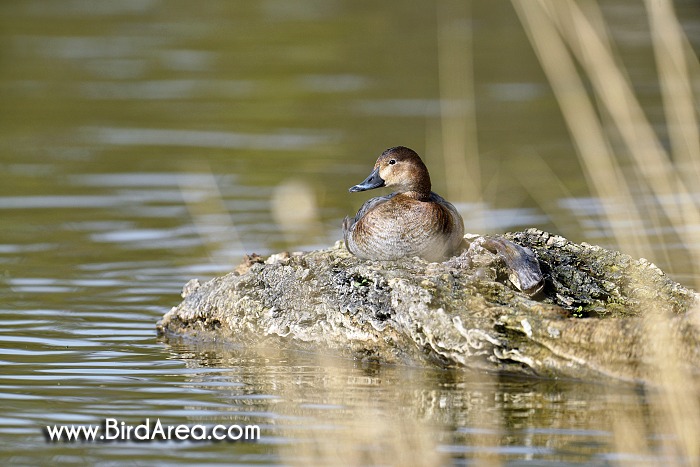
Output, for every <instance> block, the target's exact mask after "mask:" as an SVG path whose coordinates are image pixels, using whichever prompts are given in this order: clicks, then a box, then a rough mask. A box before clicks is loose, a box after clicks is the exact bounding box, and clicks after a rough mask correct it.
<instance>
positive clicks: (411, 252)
mask: <svg viewBox="0 0 700 467" xmlns="http://www.w3.org/2000/svg"><path fill="white" fill-rule="evenodd" d="M383 186H386V187H395V190H396V191H394V192H393V193H391V194H390V195H387V196H381V197H377V198H372V199H370V200H369V201H367V202H366V203H365V204H364V205H363V206H362V207H361V208H360V210H359V211H358V212H357V214H356V215H355V217H354V218H350V217H346V218H345V220H344V221H343V236H344V238H345V245H346V246H347V248H348V250H350V252H351V253H353V254H354V255H355V256H358V257H360V258H365V259H375V260H394V259H398V258H403V257H410V256H420V257H421V258H424V259H426V260H429V261H440V260H444V259H446V258H448V257H450V256H452V255H453V254H455V253H456V252H457V250H458V249H459V246H460V244H461V243H462V237H463V236H464V223H463V221H462V217H461V216H460V215H459V212H457V209H455V207H454V206H453V205H452V204H450V203H449V202H447V201H446V200H445V199H443V198H442V197H441V196H439V195H437V194H436V193H433V192H432V191H431V184H430V175H429V174H428V169H427V168H426V166H425V164H423V161H422V160H421V158H420V157H419V156H418V154H416V153H415V151H413V150H411V149H408V148H405V147H402V146H398V147H395V148H390V149H387V150H386V151H384V152H383V153H382V155H381V156H379V159H377V163H376V164H375V165H374V170H372V173H370V175H369V176H368V177H367V178H366V179H365V180H364V181H363V182H362V183H360V184H358V185H355V186H353V187H352V188H350V191H351V192H356V191H365V190H371V189H373V188H379V187H383Z"/></svg>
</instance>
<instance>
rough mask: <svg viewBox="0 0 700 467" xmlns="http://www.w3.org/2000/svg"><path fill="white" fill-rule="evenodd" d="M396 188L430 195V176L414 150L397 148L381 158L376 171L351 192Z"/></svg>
mask: <svg viewBox="0 0 700 467" xmlns="http://www.w3.org/2000/svg"><path fill="white" fill-rule="evenodd" d="M383 186H386V187H396V188H397V190H396V191H397V192H401V193H404V192H416V193H420V194H429V193H430V189H431V185H430V175H429V174H428V169H427V167H426V166H425V164H424V163H423V161H422V160H421V158H420V157H419V156H418V154H416V152H415V151H413V150H412V149H409V148H406V147H403V146H397V147H395V148H389V149H387V150H386V151H384V152H383V153H382V155H381V156H379V159H377V162H376V164H374V170H372V173H370V174H369V176H368V177H367V178H366V179H365V180H364V181H363V182H362V183H359V184H357V185H355V186H353V187H351V188H350V192H352V193H354V192H357V191H366V190H372V189H374V188H380V187H383Z"/></svg>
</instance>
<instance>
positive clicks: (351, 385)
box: [0, 0, 700, 465]
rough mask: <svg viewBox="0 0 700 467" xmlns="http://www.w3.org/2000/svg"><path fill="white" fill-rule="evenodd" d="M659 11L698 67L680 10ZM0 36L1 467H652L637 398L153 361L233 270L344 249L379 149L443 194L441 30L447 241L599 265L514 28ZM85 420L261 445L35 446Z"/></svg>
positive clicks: (23, 15)
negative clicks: (256, 259) (454, 95)
mask: <svg viewBox="0 0 700 467" xmlns="http://www.w3.org/2000/svg"><path fill="white" fill-rule="evenodd" d="M625 5H627V4H626V3H625V2H619V4H617V3H612V4H611V5H610V7H609V11H608V12H607V13H608V14H609V15H610V17H611V20H612V21H614V22H615V25H616V28H615V31H616V34H617V35H619V36H622V39H626V41H623V42H622V44H623V46H624V50H623V51H624V52H625V55H624V56H625V57H626V59H627V61H628V64H629V68H630V74H631V76H632V77H633V79H634V82H635V83H636V86H637V87H639V88H640V89H642V90H644V93H643V99H644V103H645V105H646V107H645V108H646V109H648V112H649V114H650V115H651V117H652V118H656V120H654V121H655V122H657V123H658V122H660V121H662V120H661V118H662V117H661V112H660V111H659V108H660V102H659V96H658V89H656V87H655V86H653V85H652V83H653V82H654V81H653V80H654V75H653V73H651V74H650V69H651V65H650V60H651V59H650V56H649V50H648V43H646V42H645V40H644V37H643V35H641V33H637V32H636V31H637V30H638V29H639V24H640V23H639V22H640V21H642V20H643V17H640V14H641V13H642V12H643V11H642V10H640V7H634V8H628V7H626V6H625ZM677 7H678V9H679V11H680V12H681V13H682V18H683V21H684V25H685V26H686V28H687V30H688V32H689V33H690V37H691V40H693V41H694V43H695V44H698V43H700V37H699V36H698V34H697V31H698V26H699V25H700V11H699V10H698V9H697V6H696V5H695V4H693V3H692V2H688V3H682V2H681V3H679V4H678V5H677ZM0 13H1V14H0V96H1V100H0V101H1V102H2V108H1V110H0V160H1V162H2V171H1V172H0V216H1V217H0V281H1V286H0V327H1V328H2V332H1V333H0V341H1V342H2V344H1V345H0V365H2V375H1V376H0V399H1V401H2V402H1V406H2V407H3V410H2V412H1V413H2V415H0V446H2V447H1V450H0V452H1V453H2V454H0V457H1V458H3V460H4V462H3V463H4V464H8V465H9V464H24V465H28V464H48V463H54V464H55V463H66V464H76V463H79V464H82V463H87V464H115V463H162V464H176V463H183V464H198V463H205V462H206V463H220V464H228V465H230V464H268V465H269V464H275V465H277V464H307V463H309V462H311V461H313V460H317V461H319V462H320V463H322V464H333V463H354V464H360V463H372V462H375V461H377V462H385V463H393V462H398V461H400V462H401V463H403V464H404V465H407V464H411V463H414V464H420V463H422V464H436V463H443V464H444V463H455V464H469V463H471V462H472V461H473V460H474V459H475V458H476V459H479V458H483V459H484V460H494V459H495V460H499V461H502V462H505V463H508V464H511V465H524V464H535V465H543V464H547V465H550V464H554V465H556V464H564V465H572V464H608V463H612V462H617V461H632V462H650V463H655V462H659V461H662V460H664V458H663V455H664V454H663V453H662V452H659V450H658V449H657V445H658V443H659V439H658V438H654V437H647V438H642V442H641V445H642V446H646V447H647V449H646V450H641V449H640V450H635V451H626V450H624V449H622V448H620V446H623V444H621V443H620V440H619V430H618V431H616V427H617V426H618V425H617V423H618V422H619V418H620V416H621V415H620V414H623V415H624V417H627V418H628V419H629V420H628V422H629V424H628V427H631V428H634V429H638V430H639V432H640V433H645V431H644V426H645V424H648V423H651V424H653V423H655V418H654V416H653V414H650V413H646V411H647V407H648V403H649V401H648V397H649V396H648V395H646V394H644V393H641V392H637V391H636V390H633V388H628V387H620V386H617V385H614V384H611V383H606V384H600V383H586V382H571V381H549V380H542V381H540V380H513V379H508V378H503V377H497V376H493V375H478V374H477V375H474V374H469V373H466V372H459V371H438V370H426V369H415V368H399V367H382V366H372V365H365V364H363V363H361V362H349V361H344V360H333V359H328V358H325V357H323V358H322V357H321V356H320V355H315V354H304V353H291V352H287V353H285V352H274V351H271V350H269V349H254V348H253V349H251V348H237V347H235V346H228V347H227V346H211V345H203V344H200V343H197V342H190V341H168V340H166V339H160V338H158V337H157V336H156V333H155V322H156V321H157V320H158V319H159V317H160V316H162V315H163V313H165V312H166V311H167V310H168V309H169V308H170V307H171V306H173V305H175V304H177V302H178V300H179V292H180V289H181V287H182V285H183V284H185V283H186V282H187V281H188V280H189V279H191V278H193V277H198V278H200V279H202V280H203V279H208V278H211V277H214V276H216V275H219V274H223V273H225V272H228V271H229V270H231V269H232V268H233V267H234V266H235V265H236V264H237V263H238V261H239V260H240V258H241V257H242V255H243V254H245V253H251V252H258V253H262V254H265V253H272V252H275V251H279V250H282V249H292V250H300V249H311V248H320V247H325V246H328V245H331V244H332V243H333V242H334V241H335V240H337V239H339V238H340V222H341V219H342V217H343V216H345V215H347V214H351V213H354V211H355V210H356V209H357V207H358V206H359V205H360V204H361V203H362V201H364V199H366V198H360V197H358V196H362V195H349V194H348V193H347V190H346V188H347V187H349V186H351V185H353V184H355V183H357V182H358V181H360V180H362V179H363V178H364V177H365V176H366V175H367V173H368V172H369V169H370V168H371V165H372V163H373V161H374V158H375V157H376V156H377V155H378V153H379V152H380V151H381V150H383V149H384V148H386V147H389V146H393V145H397V144H403V145H407V146H409V147H413V148H415V149H417V150H418V151H419V152H421V153H424V154H425V159H426V162H427V163H428V165H429V167H430V168H431V173H432V174H433V179H434V189H435V190H436V191H437V192H438V193H443V194H446V193H449V192H450V191H454V186H449V185H448V184H447V182H446V179H448V178H449V177H448V176H449V174H450V170H451V168H450V167H449V163H446V162H445V161H443V160H442V158H441V155H440V153H441V152H440V150H439V149H440V145H441V144H442V143H441V138H442V136H441V135H442V133H441V129H440V108H441V107H440V105H441V103H440V93H441V88H440V86H442V85H441V82H440V79H439V74H438V68H439V66H438V65H439V64H438V58H437V57H438V55H439V54H438V48H439V44H438V37H439V34H438V27H437V24H438V22H440V24H441V25H442V26H443V27H453V26H454V27H456V28H457V29H455V30H456V31H457V32H458V43H461V42H459V41H464V43H466V44H468V45H469V44H471V49H470V50H471V51H472V52H473V67H474V70H475V81H474V96H475V99H476V101H475V103H472V104H471V105H474V106H475V109H476V112H477V117H478V118H477V123H478V126H477V128H478V145H479V146H478V150H479V153H480V154H481V170H482V174H483V177H482V179H481V185H482V188H483V189H482V192H483V193H484V194H485V196H484V199H485V200H486V201H479V200H476V199H473V198H470V197H468V196H460V195H459V193H460V192H458V194H457V195H455V196H457V197H456V198H455V196H451V197H450V198H451V199H453V200H454V201H455V202H456V204H457V205H458V206H459V208H460V210H461V211H462V213H463V215H464V217H465V221H466V223H467V226H468V227H467V230H471V231H479V232H501V231H505V230H510V229H517V228H522V227H528V226H538V227H540V228H544V229H547V230H552V231H555V232H559V233H563V234H564V235H567V236H569V237H570V238H571V239H573V240H577V241H582V240H587V241H590V242H593V243H599V244H604V245H605V244H610V243H611V242H612V240H611V239H610V238H609V237H608V236H607V234H606V231H605V230H604V229H601V228H600V225H599V224H597V223H596V222H595V214H596V210H597V209H598V208H597V206H598V205H597V202H596V200H595V199H591V198H590V197H589V195H588V193H587V190H586V187H585V184H584V183H583V177H582V175H581V172H580V169H579V168H578V162H577V161H576V159H575V157H574V155H573V154H574V151H573V148H572V146H571V143H570V142H569V139H568V135H567V133H566V129H565V127H564V126H563V123H562V122H561V118H560V116H559V113H558V107H557V104H556V102H555V101H554V99H553V98H552V96H551V93H550V91H549V87H548V85H547V83H546V81H545V79H544V77H543V75H542V73H541V71H540V70H539V66H538V65H537V61H536V58H535V57H534V55H533V54H532V52H531V50H530V47H529V45H528V43H527V40H526V37H525V35H524V33H523V32H522V29H521V28H520V26H519V23H518V20H517V17H516V16H515V15H514V13H513V11H512V8H511V7H510V5H509V3H507V2H489V3H488V6H487V4H486V3H483V4H482V3H476V2H475V3H474V4H469V5H467V7H462V6H460V5H457V4H453V3H449V2H447V3H444V2H437V3H435V2H422V3H418V4H410V5H409V4H404V3H399V2H382V3H379V4H363V3H357V2H349V1H314V0H307V1H303V2H294V3H293V4H290V3H288V2H281V1H275V0H267V1H263V2H225V1H211V2H206V3H201V2H197V3H196V4H195V3H186V2H185V3H182V2H177V1H174V0H130V1H120V2H112V1H107V0H100V1H90V2H85V1H80V0H72V1H70V0H69V1H62V2H51V1H42V0H28V1H24V2H5V3H3V4H2V5H1V6H0ZM640 18H641V19H640ZM455 25H456V26H455ZM441 30H446V29H441ZM460 31H466V32H465V33H464V34H463V35H462V36H459V34H460ZM693 34H694V35H693ZM460 57H461V56H457V59H460ZM654 90H656V91H654ZM443 91H444V88H443ZM425 148H429V149H431V150H430V151H427V152H426V151H425ZM533 155H536V156H537V157H535V158H533V157H534V156H533ZM534 160H537V161H544V162H546V163H547V164H548V166H549V167H550V169H551V170H552V171H553V172H554V173H555V174H556V175H557V177H558V180H560V181H561V183H562V184H563V185H564V186H565V187H566V190H565V192H559V193H556V194H555V195H553V196H552V197H551V199H550V198H548V200H547V201H546V202H544V203H543V202H541V199H537V196H536V193H537V190H535V192H533V186H534V187H542V189H543V190H544V189H545V188H547V191H546V193H551V190H550V187H549V186H547V187H545V185H548V184H547V181H546V180H544V179H543V180H544V181H543V182H538V180H539V178H538V177H540V176H541V174H542V172H541V171H540V170H538V169H537V167H539V166H536V165H534V162H533V161H534ZM446 165H447V166H446ZM533 167H534V168H533ZM465 183H466V184H468V183H470V182H468V181H467V182H465ZM547 196H549V195H547ZM289 200H292V201H293V203H292V204H293V206H294V207H295V210H294V212H293V215H292V216H290V215H289V208H288V205H287V204H285V201H289ZM302 207H303V209H302ZM299 219H302V220H303V222H301V223H299V222H297V221H298V220H299ZM665 251H666V252H667V256H664V257H663V258H664V259H663V260H662V261H663V262H661V263H660V265H661V266H662V267H663V268H664V269H667V270H671V271H673V273H674V274H675V276H674V277H676V278H677V279H678V280H682V281H685V282H686V283H688V284H690V283H692V282H693V281H694V280H695V279H697V278H696V277H695V276H694V274H695V273H694V272H693V269H692V265H688V264H686V261H685V259H684V258H685V255H684V251H683V250H682V248H680V247H678V246H675V245H674V244H668V245H665ZM640 408H641V409H640ZM640 410H641V412H643V413H640ZM105 418H115V419H118V420H120V421H124V422H125V423H127V424H132V425H137V424H139V423H141V422H142V421H143V420H144V419H146V418H150V419H151V420H154V419H156V418H157V419H160V420H161V422H162V423H163V424H168V425H177V424H186V425H190V426H191V425H194V424H197V423H202V424H206V425H213V424H219V423H220V424H226V425H228V424H241V425H245V424H256V425H258V426H259V427H260V429H261V433H262V439H261V440H260V441H258V442H256V443H243V442H237V443H228V442H220V443H214V442H174V441H173V442H153V443H142V442H126V443H122V442H112V443H99V442H98V443H85V442H76V443H63V442H59V443H51V442H47V441H46V439H45V436H44V432H43V428H44V427H45V426H46V425H53V424H82V425H96V424H99V423H100V422H101V421H102V420H103V419H105ZM663 435H664V434H663V433H661V435H660V436H661V437H663Z"/></svg>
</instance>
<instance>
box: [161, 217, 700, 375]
mask: <svg viewBox="0 0 700 467" xmlns="http://www.w3.org/2000/svg"><path fill="white" fill-rule="evenodd" d="M465 243H466V244H467V248H465V250H464V251H463V252H462V254H461V255H459V256H456V257H453V258H451V259H450V260H448V261H445V262H443V263H429V262H426V261H423V260H421V259H418V258H407V259H402V260H399V261H366V260H360V259H358V258H356V257H354V256H353V255H351V254H350V253H349V252H348V251H347V250H346V249H345V247H344V246H343V245H342V243H340V242H339V243H338V244H336V245H335V246H334V247H332V248H329V249H326V250H320V251H312V252H307V253H292V254H288V253H284V254H278V255H272V256H270V257H269V258H267V259H263V258H261V257H259V256H250V257H247V258H246V259H245V260H244V263H242V264H241V266H239V267H238V268H237V270H236V271H235V272H232V273H230V274H227V275H225V276H222V277H218V278H215V279H213V280H211V281H209V282H206V283H204V284H200V283H199V282H195V281H191V282H190V283H188V285H187V286H186V287H185V289H184V291H183V298H184V299H183V301H182V303H180V304H179V305H178V306H176V307H174V308H173V309H172V310H171V311H169V312H168V313H166V314H165V316H163V318H162V319H161V320H160V321H159V323H158V329H159V332H161V333H162V334H165V335H166V336H170V337H175V336H184V337H186V338H205V339H214V340H222V339H223V340H226V341H230V342H235V343H239V344H243V345H246V344H256V345H258V344H260V343H261V342H262V343H265V344H267V343H269V345H275V346H280V347H284V348H290V347H291V348H300V349H315V350H323V349H326V350H330V351H332V352H334V353H336V354H338V355H343V356H347V357H351V358H361V359H370V360H376V361H379V362H385V363H407V364H414V365H415V364H425V365H438V366H443V367H466V368H472V369H477V370H489V371H499V372H508V373H518V374H529V375H547V376H566V377H577V378H580V377H588V376H591V375H608V376H613V377H616V378H622V379H629V380H639V379H644V378H645V375H646V372H647V371H649V370H648V368H647V366H646V362H647V360H648V358H647V354H646V353H645V348H646V347H645V346H646V339H647V338H648V337H649V336H648V331H647V330H646V327H645V324H644V319H643V315H644V314H645V313H659V314H661V315H664V316H666V317H667V319H668V325H669V326H670V327H671V328H673V329H674V330H675V333H676V334H675V335H678V336H679V337H678V339H680V340H681V342H679V352H680V355H679V358H682V359H685V360H686V361H689V362H690V361H698V356H700V351H699V348H700V346H699V342H700V339H699V335H700V334H699V333H698V329H697V326H696V325H694V324H693V320H692V319H690V318H689V316H691V315H690V313H692V312H691V311H689V310H691V308H692V307H697V306H698V305H697V304H698V296H697V294H695V293H694V292H693V291H692V290H689V289H687V288H685V287H683V286H681V285H680V284H677V283H676V282H674V281H672V280H671V279H670V278H668V276H666V275H665V274H664V273H663V272H661V271H660V270H659V269H658V268H656V266H654V265H653V264H651V263H649V262H647V261H645V260H635V259H633V258H631V257H629V256H627V255H624V254H622V253H619V252H615V251H611V250H606V249H603V248H600V247H597V246H592V245H587V244H576V243H573V242H569V241H568V240H566V239H564V238H563V237H559V236H555V235H552V234H548V233H546V232H542V231H539V230H536V229H529V230H526V231H524V232H515V233H510V234H506V235H503V236H497V237H479V236H474V235H471V236H470V235H467V236H465ZM518 245H519V246H518ZM535 259H536V260H535ZM533 262H534V264H535V265H537V267H538V268H541V273H540V269H533ZM528 264H529V266H528ZM537 274H541V283H539V282H538V276H537ZM528 284H529V285H528ZM519 287H520V288H523V289H525V291H521V290H520V289H519Z"/></svg>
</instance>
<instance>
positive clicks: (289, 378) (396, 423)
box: [169, 340, 650, 465]
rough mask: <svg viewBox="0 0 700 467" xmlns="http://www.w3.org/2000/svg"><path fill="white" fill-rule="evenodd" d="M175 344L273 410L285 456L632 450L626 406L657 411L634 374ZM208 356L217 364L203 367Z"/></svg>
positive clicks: (213, 377)
mask: <svg viewBox="0 0 700 467" xmlns="http://www.w3.org/2000/svg"><path fill="white" fill-rule="evenodd" d="M169 345H172V346H173V347H172V348H173V350H175V351H176V352H177V353H179V354H180V356H181V358H184V359H186V360H187V364H188V366H189V367H190V368H191V369H192V370H193V371H194V372H195V375H194V376H193V377H192V378H193V383H194V384H195V385H199V386H200V387H201V388H203V389H210V388H211V387H213V386H216V387H218V388H219V391H220V394H219V395H220V397H221V398H223V399H225V400H228V401H230V403H231V404H232V407H231V408H230V410H231V411H232V412H231V413H232V414H238V415H241V416H240V417H237V419H241V418H243V419H246V420H248V419H251V418H250V417H247V416H246V415H245V414H246V412H249V411H252V412H266V413H270V414H271V413H274V414H275V416H274V421H273V423H272V424H270V425H267V426H266V427H265V428H264V429H263V432H264V439H263V442H265V440H268V442H269V441H270V440H277V439H284V440H287V441H286V442H284V443H283V444H282V446H281V450H280V455H281V456H282V460H283V461H284V462H288V463H295V464H307V463H314V462H315V463H317V464H318V465H328V464H335V463H338V462H341V461H342V462H343V463H347V464H351V465H358V464H363V463H364V464H371V465H377V464H392V465H437V464H440V463H445V462H446V461H447V460H448V459H449V458H452V459H453V460H456V459H460V458H465V459H466V458H473V457H474V456H477V457H481V458H483V459H484V460H488V459H491V460H500V461H508V460H509V459H529V460H532V461H540V462H545V461H560V462H572V463H604V462H607V461H610V460H612V459H614V458H615V457H616V456H619V455H622V454H624V453H619V452H617V451H615V449H616V447H617V446H616V439H615V435H614V433H613V430H614V429H615V423H616V420H617V422H619V419H617V417H618V416H620V415H621V414H624V415H625V418H628V419H629V418H632V419H633V421H634V423H642V424H646V423H648V422H649V421H650V420H649V414H646V415H643V414H642V415H641V418H635V417H637V416H640V415H639V413H638V408H639V407H640V406H644V405H646V402H645V401H644V397H645V396H644V394H642V393H639V392H637V391H636V390H635V389H634V388H632V387H629V386H616V385H593V384H581V383H580V382H573V381H570V382H567V381H551V380H542V381H540V380H532V379H527V380H525V379H510V378H503V377H499V376H497V375H484V374H472V373H467V372H464V371H439V370H426V369H420V368H407V367H400V366H389V367H387V366H377V365H374V364H363V363H360V362H352V361H346V360H341V359H331V358H328V357H325V358H324V357H322V356H319V355H311V354H303V353H296V352H281V351H276V350H274V349H272V348H269V347H268V348H265V349H250V348H248V349H228V350H227V349H226V348H224V347H222V346H220V345H218V346H217V345H208V344H204V343H187V342H182V341H179V340H176V341H171V342H170V344H169ZM202 368H219V369H220V370H221V371H220V372H217V373H216V374H211V373H203V374H196V373H197V370H198V369H202ZM272 394H274V396H271V395H272ZM236 406H238V407H239V409H237V408H236ZM253 419H254V418H253ZM642 427H643V425H642V426H638V427H637V428H642ZM641 432H642V433H644V430H642V431H641ZM647 441H650V440H647Z"/></svg>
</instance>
